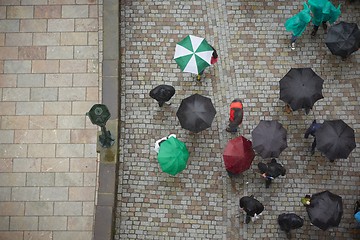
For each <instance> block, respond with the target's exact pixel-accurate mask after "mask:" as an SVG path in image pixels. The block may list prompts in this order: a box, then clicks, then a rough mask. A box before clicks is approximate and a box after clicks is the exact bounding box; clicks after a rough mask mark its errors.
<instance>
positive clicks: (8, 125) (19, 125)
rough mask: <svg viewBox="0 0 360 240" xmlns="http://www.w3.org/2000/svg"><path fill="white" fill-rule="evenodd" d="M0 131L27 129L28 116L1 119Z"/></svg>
mask: <svg viewBox="0 0 360 240" xmlns="http://www.w3.org/2000/svg"><path fill="white" fill-rule="evenodd" d="M1 120H2V121H1V128H2V129H28V128H29V117H28V116H3V117H2V118H1Z"/></svg>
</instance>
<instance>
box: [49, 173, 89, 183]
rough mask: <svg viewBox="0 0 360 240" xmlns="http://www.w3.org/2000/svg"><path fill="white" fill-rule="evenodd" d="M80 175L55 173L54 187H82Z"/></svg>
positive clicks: (81, 175) (81, 176)
mask: <svg viewBox="0 0 360 240" xmlns="http://www.w3.org/2000/svg"><path fill="white" fill-rule="evenodd" d="M82 185H83V174H82V173H56V174H55V186H82Z"/></svg>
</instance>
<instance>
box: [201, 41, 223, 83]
mask: <svg viewBox="0 0 360 240" xmlns="http://www.w3.org/2000/svg"><path fill="white" fill-rule="evenodd" d="M211 48H212V49H213V53H212V56H211V60H210V64H211V65H214V64H215V63H216V62H217V61H218V58H219V56H218V54H217V51H216V50H215V48H214V47H213V46H211ZM204 71H205V69H204V70H202V71H201V72H200V73H199V74H198V75H197V78H196V79H197V80H198V81H200V80H201V76H202V75H203V73H204Z"/></svg>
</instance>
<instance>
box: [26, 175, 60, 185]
mask: <svg viewBox="0 0 360 240" xmlns="http://www.w3.org/2000/svg"><path fill="white" fill-rule="evenodd" d="M54 185H55V175H54V173H27V174H26V186H37V187H38V186H41V187H46V186H54Z"/></svg>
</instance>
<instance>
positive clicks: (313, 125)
mask: <svg viewBox="0 0 360 240" xmlns="http://www.w3.org/2000/svg"><path fill="white" fill-rule="evenodd" d="M321 125H322V124H321V123H317V122H316V120H314V121H313V122H312V123H311V125H310V127H309V128H308V129H307V130H306V132H305V135H304V138H306V139H307V138H309V135H311V136H313V137H314V141H313V143H312V144H311V155H314V153H315V147H316V137H315V132H316V130H318V129H319V128H320V127H321Z"/></svg>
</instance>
